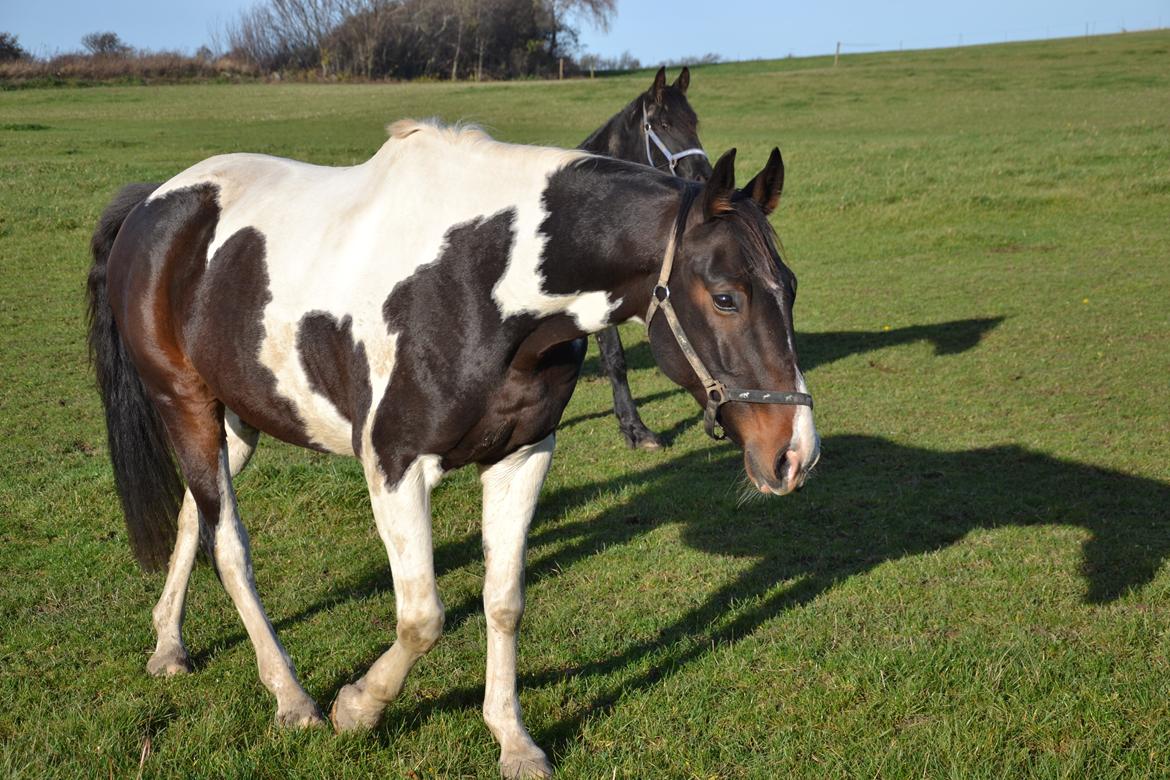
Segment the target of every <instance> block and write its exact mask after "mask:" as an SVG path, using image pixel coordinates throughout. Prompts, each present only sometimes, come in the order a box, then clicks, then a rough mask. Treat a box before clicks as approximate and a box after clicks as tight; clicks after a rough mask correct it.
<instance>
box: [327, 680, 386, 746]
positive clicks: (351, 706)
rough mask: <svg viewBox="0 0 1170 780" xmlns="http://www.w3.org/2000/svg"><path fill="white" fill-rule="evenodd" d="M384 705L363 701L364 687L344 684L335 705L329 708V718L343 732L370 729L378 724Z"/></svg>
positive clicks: (339, 731)
mask: <svg viewBox="0 0 1170 780" xmlns="http://www.w3.org/2000/svg"><path fill="white" fill-rule="evenodd" d="M382 710H383V707H382V706H380V705H374V706H370V705H369V704H364V703H363V701H362V689H361V688H359V687H357V686H356V685H346V686H343V687H342V689H341V690H340V691H338V692H337V698H336V699H334V700H333V707H332V708H330V710H329V720H330V721H332V722H333V729H334V730H335V731H336V732H337V733H338V734H342V733H344V732H346V731H368V730H370V729H372V728H374V726H377V725H378V721H379V720H381V719H382Z"/></svg>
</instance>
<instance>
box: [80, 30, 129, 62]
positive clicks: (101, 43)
mask: <svg viewBox="0 0 1170 780" xmlns="http://www.w3.org/2000/svg"><path fill="white" fill-rule="evenodd" d="M81 45H82V46H84V47H85V48H86V50H87V51H88V52H89V53H90V54H92V55H93V56H95V57H125V56H126V55H127V54H129V53H130V52H131V51H133V49H131V47H130V46H129V45H128V44H127V43H125V42H124V41H123V40H122V39H121V38H119V37H118V34H117V33H114V32H91V33H89V34H88V35H84V36H82V38H81Z"/></svg>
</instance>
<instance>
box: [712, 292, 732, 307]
mask: <svg viewBox="0 0 1170 780" xmlns="http://www.w3.org/2000/svg"><path fill="white" fill-rule="evenodd" d="M711 300H713V301H714V302H715V308H716V309H718V310H719V311H736V308H735V296H733V295H728V294H727V293H715V294H714V295H712V296H711Z"/></svg>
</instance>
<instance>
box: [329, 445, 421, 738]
mask: <svg viewBox="0 0 1170 780" xmlns="http://www.w3.org/2000/svg"><path fill="white" fill-rule="evenodd" d="M364 460H365V467H366V480H367V482H368V483H369V487H370V502H371V503H372V504H373V508H374V520H375V522H376V523H377V526H378V534H379V535H380V536H381V537H382V542H383V543H384V544H385V545H386V552H387V554H388V555H389V557H390V574H391V575H392V576H393V578H394V603H395V610H396V614H397V618H398V625H397V636H396V637H395V639H394V644H392V645H391V646H390V649H389V650H387V651H386V652H385V653H383V654H382V655H381V657H379V658H378V660H376V661H374V663H373V664H372V665H371V666H370V668H369V669H368V670H367V671H366V673H365V675H363V676H362V678H361V679H360V680H358V681H357V682H354V683H351V684H350V685H346V686H344V687H343V688H342V689H341V690H340V691H338V693H337V699H336V700H335V701H334V702H333V710H332V713H331V716H330V717H331V719H332V721H333V726H334V728H336V729H337V730H338V731H339V732H340V731H353V730H358V729H368V728H372V727H374V726H375V725H377V723H378V720H379V719H380V718H381V717H382V711H383V710H385V709H386V705H387V704H389V703H390V701H391V700H393V699H394V698H395V697H396V696H397V695H398V694H399V693H400V692H401V691H402V686H403V684H404V683H405V682H406V675H407V673H408V672H409V671H410V669H411V667H413V666H414V664H415V662H416V661H418V659H419V658H421V657H422V656H423V655H424V654H425V653H426V652H427V651H428V650H430V649H431V647H432V646H433V645H434V644H435V642H437V641H438V640H439V636H440V635H441V634H442V633H443V602H442V600H441V599H440V598H439V589H438V587H437V586H436V584H435V565H434V552H433V549H432V546H431V500H430V496H431V489H432V488H434V486H435V485H436V484H437V483H438V481H439V478H440V476H441V472H440V470H439V465H438V463H437V462H436V460H435V456H423V457H420V458H416V459H415V460H414V462H413V463H411V465H410V466H409V467H408V468H407V469H406V471H405V473H404V474H403V476H402V478H401V479H400V480H398V483H397V484H396V485H395V486H394V488H393V489H387V488H386V486H385V477H384V476H383V475H382V473H381V469H380V468H378V467H377V465H376V460H377V459H376V457H374V456H373V455H372V454H370V455H368V456H366V457H365V458H364Z"/></svg>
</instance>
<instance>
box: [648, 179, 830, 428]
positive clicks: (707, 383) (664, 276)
mask: <svg viewBox="0 0 1170 780" xmlns="http://www.w3.org/2000/svg"><path fill="white" fill-rule="evenodd" d="M693 201H694V195H693V194H690V193H688V194H685V195H684V196H683V204H682V207H681V208H680V209H679V212H678V217H677V218H676V220H675V225H674V230H673V231H672V232H671V234H670V239H669V241H668V242H667V244H666V253H665V254H664V255H663V257H662V270H661V271H660V272H659V274H658V281H657V282H656V283H655V285H654V290H653V292H651V294H650V307H649V308H648V309H647V310H646V334H647V335H649V334H650V322H651V320H653V319H654V314H655V313H656V312H657V311H658V310H659V309H661V310H662V313H663V314H664V315H666V322H667V324H668V325H669V326H670V330H671V332H672V333H674V338H675V341H677V342H678V346H679V349H681V350H682V353H683V356H684V357H685V358H686V359H687V362H688V363H690V364H691V368H693V369H694V371H695V373H696V374H697V375H698V377H699V381H700V382H702V383H703V392H704V394H705V395H706V396H707V405H706V407H705V408H704V410H703V429H704V430H706V431H707V435H708V436H710V437H711V438H712V439H716V440H719V439H724V438H726V437H727V434H726V433H724V431H723V425H722V424H721V423H720V422H719V407H721V406H723V404H725V403H729V402H731V401H740V402H742V403H749V404H786V405H788V406H807V407H808V408H810V409H811V408H812V405H813V399H812V396H811V395H809V394H808V393H796V392H791V391H788V390H750V389H745V388H739V387H728V386H727V385H725V384H723V383H722V382H720V381H719V380H718V379H716V378H715V377H713V376H711V372H710V371H708V370H707V367H706V366H704V365H703V361H702V359H701V358H700V357H699V354H698V353H697V352H695V348H694V347H693V346H691V341H690V339H688V338H687V334H686V332H685V331H684V330H683V327H682V323H681V322H679V321H678V314H677V313H675V311H674V306H673V304H671V302H670V287H669V286H668V282H669V281H670V272H671V269H672V268H673V267H674V255H675V250H677V248H678V243H679V241H680V240H681V239H682V234H683V228H684V226H685V225H686V219H687V213H688V212H689V211H690V208H691V204H692V202H693Z"/></svg>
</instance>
